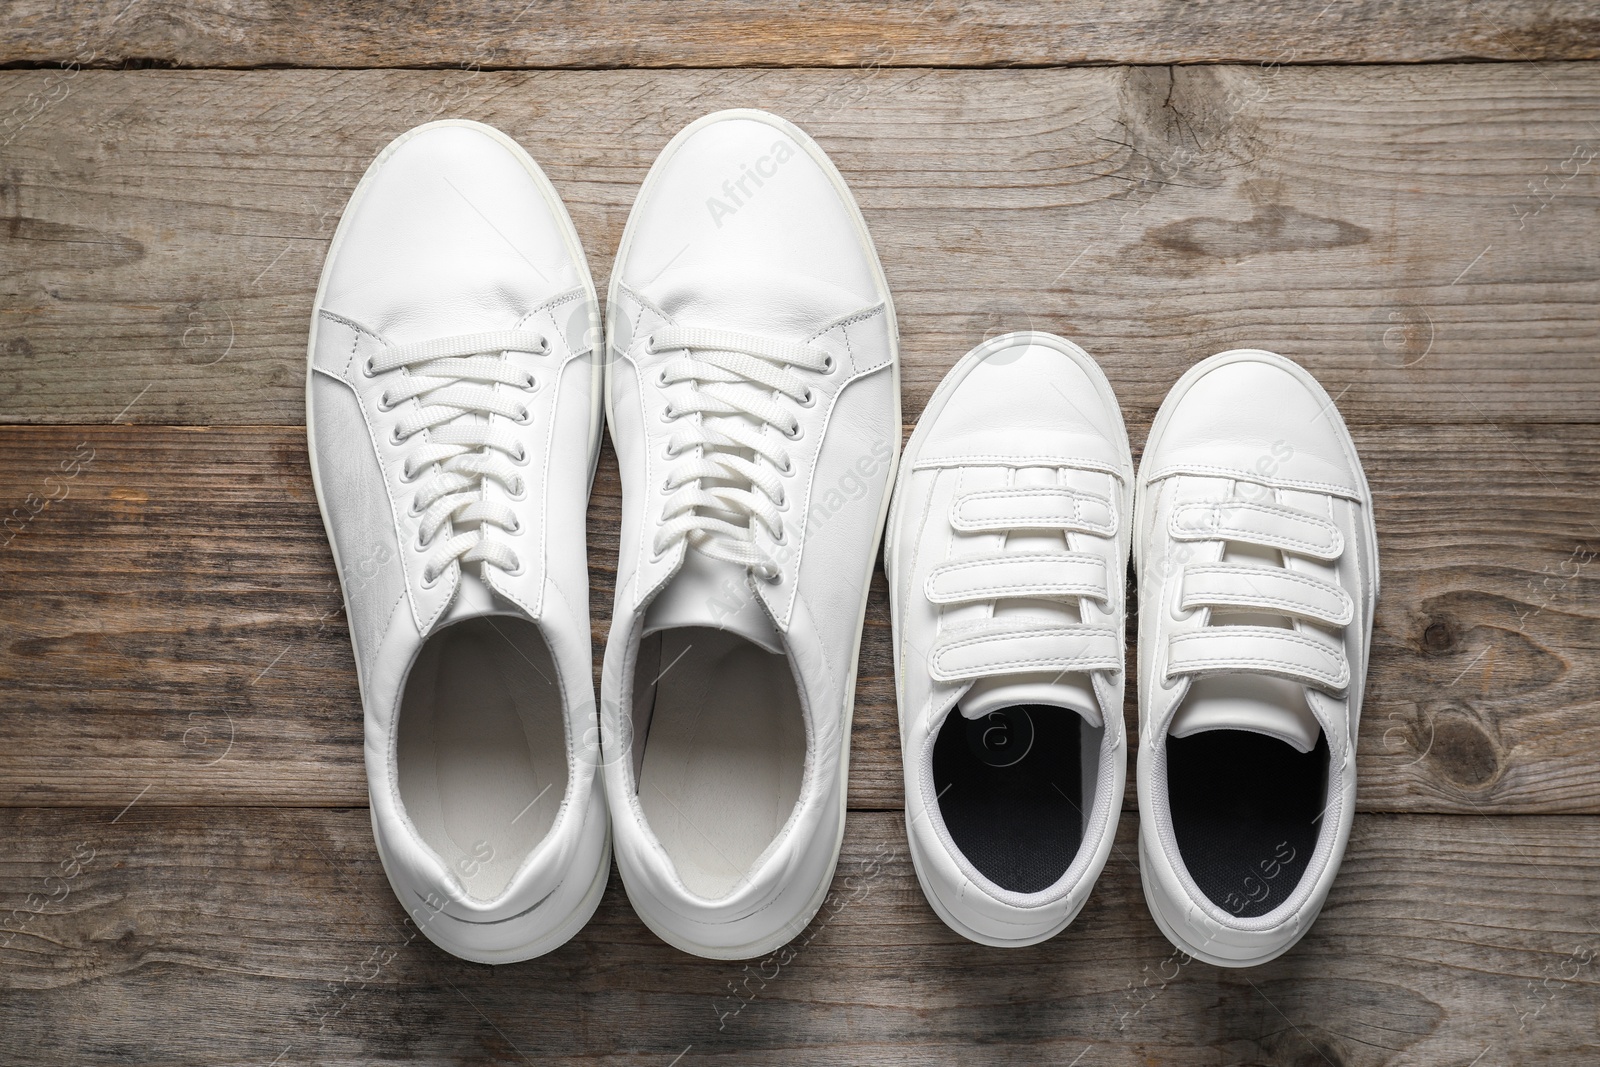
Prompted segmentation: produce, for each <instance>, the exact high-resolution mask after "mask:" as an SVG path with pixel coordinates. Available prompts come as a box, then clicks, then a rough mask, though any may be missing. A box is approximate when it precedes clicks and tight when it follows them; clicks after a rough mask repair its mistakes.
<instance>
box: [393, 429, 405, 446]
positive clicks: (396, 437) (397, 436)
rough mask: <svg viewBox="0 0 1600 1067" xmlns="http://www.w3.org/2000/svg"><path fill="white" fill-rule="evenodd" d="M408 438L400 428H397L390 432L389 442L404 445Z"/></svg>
mask: <svg viewBox="0 0 1600 1067" xmlns="http://www.w3.org/2000/svg"><path fill="white" fill-rule="evenodd" d="M406 436H407V435H406V434H402V433H401V432H400V427H398V426H396V427H395V428H394V429H393V430H390V431H389V442H390V443H391V444H396V445H400V444H404V443H405V441H406Z"/></svg>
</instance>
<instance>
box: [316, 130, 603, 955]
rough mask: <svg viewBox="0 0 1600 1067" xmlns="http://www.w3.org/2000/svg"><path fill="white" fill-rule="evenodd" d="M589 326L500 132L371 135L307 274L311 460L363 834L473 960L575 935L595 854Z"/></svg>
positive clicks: (556, 210) (578, 252)
mask: <svg viewBox="0 0 1600 1067" xmlns="http://www.w3.org/2000/svg"><path fill="white" fill-rule="evenodd" d="M598 337H599V312H598V302H597V301H596V299H595V293H594V285H593V283H592V282H591V281H590V279H589V269H588V265H587V264H586V263H585V261H584V257H583V251H582V249H581V248H580V247H579V245H578V235H577V233H576V232H575V231H574V230H573V228H572V222H571V220H570V219H569V218H568V217H567V212H566V209H565V208H564V207H563V206H562V204H561V200H560V198H559V197H558V196H557V194H556V191H555V189H554V188H553V187H552V186H551V185H550V182H549V181H548V180H547V179H546V178H545V176H544V173H543V172H542V171H541V170H540V169H539V167H538V165H537V164H536V163H534V161H533V160H532V159H530V158H528V155H527V153H526V152H524V151H523V150H522V149H521V148H519V147H518V146H517V145H516V144H515V143H514V142H513V141H512V140H511V139H510V138H508V137H506V136H505V135H504V134H502V133H500V132H499V131H497V130H494V129H491V128H489V127H487V126H482V125H479V124H477V123H472V122H455V121H450V122H435V123H430V124H428V125H426V126H420V127H418V128H417V129H414V130H412V131H410V132H409V133H406V134H404V135H402V136H401V137H399V138H397V139H396V140H395V141H394V142H393V143H392V144H390V145H389V146H388V147H387V148H385V149H384V150H383V152H382V153H380V154H379V156H378V158H377V160H376V161H374V162H373V164H372V166H371V167H370V168H369V169H368V171H367V173H366V176H365V177H364V178H363V179H362V180H361V184H360V185H359V186H358V187H357V188H356V191H355V193H354V194H353V195H352V196H351V198H350V204H349V206H348V207H346V209H345V213H344V217H343V219H342V220H341V221H340V223H339V229H338V231H337V232H336V233H335V234H334V238H333V244H332V246H331V247H330V248H329V250H328V259H327V263H326V265H325V266H324V268H323V272H322V284H321V287H320V288H319V289H318V291H317V299H316V306H315V310H314V311H313V317H312V322H311V341H310V356H309V367H308V371H307V381H306V424H307V425H306V429H307V433H308V436H309V438H310V454H311V473H312V479H313V481H314V482H315V484H316V490H317V502H318V503H319V504H320V505H321V507H322V516H323V522H324V524H325V526H326V527H327V532H328V541H329V543H330V544H331V545H332V547H333V556H334V562H335V564H336V565H337V566H338V569H339V579H340V584H341V586H342V587H343V590H344V600H345V612H346V615H347V617H348V619H349V625H350V637H351V643H352V644H353V645H354V649H355V660H356V668H357V673H358V677H359V680H360V684H361V701H362V705H363V707H364V708H365V712H366V758H367V783H368V788H369V791H370V794H371V799H372V828H373V834H374V836H375V837H376V838H377V842H378V853H379V855H380V856H381V857H382V860H383V866H384V870H385V871H386V872H387V873H388V876H389V882H390V884H391V885H392V886H393V887H394V891H395V894H396V895H397V896H398V897H399V898H400V901H401V903H402V904H403V905H404V906H405V908H406V911H407V912H408V913H409V914H410V915H411V916H412V918H413V919H414V920H415V922H416V925H417V926H418V927H419V928H420V929H421V930H422V931H423V933H424V934H426V935H427V936H428V938H429V939H430V940H432V941H433V942H434V943H435V944H437V945H439V946H440V947H441V948H444V949H446V950H447V951H449V952H452V953H454V954H455V955H457V956H461V957H463V958H465V959H469V960H476V961H478V962H481V963H510V962H513V961H516V960H523V959H528V958H529V957H532V956H537V955H540V954H541V953H545V952H549V951H550V950H551V949H554V948H556V947H557V946H559V945H561V944H562V943H563V942H565V941H566V940H567V939H568V938H570V937H572V935H573V934H575V933H577V931H578V929H579V928H580V927H582V926H583V924H584V923H585V922H586V921H587V920H588V918H589V916H590V915H591V914H592V913H593V911H594V909H595V906H596V905H597V904H598V903H599V900H600V895H601V893H602V892H603V891H604V889H605V882H606V876H607V873H608V871H609V867H610V861H609V845H608V833H607V822H606V812H605V803H604V798H603V795H602V789H601V786H600V776H599V773H598V770H597V765H598V762H599V761H598V758H597V753H596V752H595V741H596V739H597V738H596V727H595V720H596V714H595V704H594V695H593V693H594V690H593V685H592V674H591V667H590V635H589V580H588V569H587V562H586V559H585V555H584V533H585V525H584V513H585V509H586V505H587V501H588V496H589V486H590V481H591V479H592V477H593V470H594V463H595V460H596V458H597V456H598V450H599V443H600V419H599V414H600V408H599V400H600V381H599V375H598V373H597V372H598V371H599V370H600V369H601V368H602V365H603V360H601V359H600V358H598V357H599V353H597V352H594V351H591V346H592V344H593V342H594V341H595V340H596V339H598ZM586 750H587V751H588V752H589V753H593V754H589V755H586V754H585V752H586Z"/></svg>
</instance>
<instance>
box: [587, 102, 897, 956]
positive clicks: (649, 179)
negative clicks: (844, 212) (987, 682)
mask: <svg viewBox="0 0 1600 1067" xmlns="http://www.w3.org/2000/svg"><path fill="white" fill-rule="evenodd" d="M729 119H750V120H754V121H757V122H763V123H766V124H767V125H769V126H772V127H773V128H775V129H778V130H780V131H782V132H783V133H784V134H786V135H788V136H789V137H790V138H791V139H793V141H794V143H795V144H797V145H798V146H800V147H801V148H802V149H804V150H805V152H806V154H807V155H809V156H810V157H811V158H812V160H814V161H815V162H816V163H817V165H818V166H819V167H821V168H822V171H823V173H824V174H826V175H828V178H829V180H830V181H831V182H832V183H833V186H834V189H835V190H837V192H838V193H839V197H840V199H841V200H842V201H843V202H844V205H845V207H846V208H847V209H848V210H849V212H850V215H851V218H852V221H853V222H854V223H855V227H856V235H857V237H858V238H859V239H860V241H861V246H862V248H863V249H864V250H865V251H866V253H867V257H868V260H869V261H870V262H871V264H872V272H873V278H874V280H875V281H876V283H877V288H878V296H879V298H880V299H881V300H882V302H883V306H884V312H885V314H886V315H887V316H888V319H889V322H890V324H891V325H892V326H893V327H894V328H893V329H892V330H891V331H890V335H889V343H890V347H891V351H890V358H889V369H890V373H891V375H892V377H893V383H894V390H893V391H894V423H895V426H896V428H897V429H900V430H901V432H904V431H903V427H902V422H901V420H902V417H903V416H902V412H901V407H900V327H899V319H898V318H897V317H896V315H895V310H894V297H893V296H892V295H891V294H890V292H889V279H888V276H887V275H885V274H884V272H883V263H882V261H881V260H880V259H879V257H878V249H877V246H876V245H875V244H873V241H872V234H871V233H870V232H868V230H867V221H866V219H865V218H864V217H863V216H862V214H861V208H860V205H858V204H857V203H856V199H855V195H854V194H852V193H851V192H850V187H849V186H848V185H846V184H845V180H844V176H843V175H842V174H840V173H839V169H838V168H837V167H836V166H834V164H833V161H832V160H831V159H829V158H828V155H827V153H825V152H824V151H823V150H822V148H821V146H819V145H818V144H817V143H816V141H814V140H812V139H811V137H810V135H809V134H807V133H806V132H805V131H804V130H802V129H800V127H798V126H796V125H795V124H794V123H792V122H790V121H788V120H787V119H784V118H781V117H779V116H777V115H774V114H771V113H770V112H766V111H761V110H758V109H755V108H732V109H729V110H726V111H715V112H712V113H711V114H709V115H703V116H701V117H700V118H698V119H696V120H695V121H694V122H691V123H690V124H689V125H687V126H685V127H684V128H683V129H681V130H679V131H678V132H677V134H676V135H674V136H673V138H672V139H671V140H670V141H668V142H667V144H666V147H664V148H663V149H662V150H661V153H660V155H658V156H657V157H656V161H655V163H653V164H652V165H651V167H650V172H649V173H648V174H646V175H645V179H644V183H643V184H642V185H641V186H640V187H639V192H638V194H637V195H636V197H635V200H634V202H635V204H637V203H638V202H640V201H641V200H643V199H644V196H645V194H646V193H647V192H648V191H649V190H650V187H651V185H652V184H653V181H654V179H655V177H656V175H657V174H658V173H659V168H660V166H661V164H662V163H663V162H664V161H665V160H667V159H669V158H671V156H672V153H673V152H674V151H675V150H676V149H677V147H678V146H679V145H680V144H682V143H683V142H684V141H685V140H687V139H688V138H689V137H690V136H692V135H693V134H694V133H696V132H697V131H699V130H701V129H703V128H705V127H706V126H709V125H711V124H712V123H716V122H723V121H726V120H729ZM633 224H634V216H633V213H632V212H631V211H630V212H629V216H628V222H627V225H626V226H624V227H623V230H622V240H621V242H620V243H619V244H618V246H617V255H616V258H615V259H614V260H613V261H612V269H611V281H610V283H609V285H608V286H607V288H606V307H605V315H604V318H605V324H606V329H605V345H606V358H605V359H604V360H603V361H602V363H603V364H604V366H605V369H606V371H607V380H606V381H605V383H604V388H603V392H604V393H605V411H606V422H607V424H608V425H609V426H611V427H613V436H614V435H615V429H614V428H615V426H616V415H615V413H614V411H613V410H612V405H611V382H610V380H609V373H610V366H611V359H612V353H611V313H612V309H613V308H615V307H616V298H617V286H618V284H619V283H620V281H621V277H620V275H619V273H618V267H620V265H621V264H623V263H625V262H627V257H628V249H629V245H630V243H631V241H632V238H633ZM899 464H900V449H899V448H895V449H893V455H892V456H891V457H890V460H889V477H888V485H889V488H890V490H891V491H886V492H885V493H884V498H883V502H882V503H881V504H880V505H879V507H878V518H877V533H876V534H875V535H874V536H873V541H872V551H871V553H870V554H869V555H868V557H867V559H868V565H867V572H866V574H865V576H864V577H863V579H862V582H861V606H860V610H859V612H858V614H857V618H856V631H855V632H856V643H855V649H854V650H853V652H852V653H851V656H850V677H849V683H848V685H847V687H846V691H847V695H846V700H845V721H844V723H843V726H844V729H843V730H842V731H841V733H842V734H843V741H842V744H841V746H840V747H841V751H840V763H839V827H838V831H837V834H836V836H835V839H834V845H833V859H832V861H831V862H830V863H829V865H828V877H827V878H825V879H823V880H822V883H821V885H819V886H818V888H817V891H816V892H814V893H813V894H812V896H811V899H810V900H809V901H807V904H806V908H805V910H804V918H803V920H800V921H798V922H797V923H791V924H790V926H791V927H792V929H788V928H786V929H785V930H784V931H783V932H781V933H780V934H778V935H773V936H772V937H766V938H760V939H758V940H755V941H752V942H750V943H749V944H746V945H741V946H736V947H733V948H720V947H715V946H710V945H702V944H699V943H698V942H695V941H693V940H692V939H690V938H685V937H683V936H682V935H681V934H679V933H676V932H674V931H669V930H666V929H664V928H663V927H662V926H661V925H660V924H659V923H657V922H655V921H654V920H653V919H652V918H650V917H649V915H648V914H647V912H646V911H645V910H644V909H641V908H640V907H639V905H638V903H637V901H636V900H635V899H634V896H633V894H632V892H631V891H629V890H628V888H627V880H626V879H624V880H623V889H624V891H626V892H627V893H628V900H629V902H630V903H632V904H633V910H634V911H635V913H637V914H638V916H639V918H640V920H641V921H643V922H644V924H645V926H647V927H649V928H650V930H651V932H652V933H654V934H655V935H656V936H657V937H659V938H661V940H663V941H665V942H666V943H667V944H669V945H672V946H673V947H674V948H678V949H681V950H683V951H684V952H688V953H691V954H693V955H696V956H701V957H704V958H706V959H714V960H746V959H755V958H758V957H761V956H765V955H766V954H767V953H769V952H772V951H774V950H776V949H779V948H782V947H783V946H784V945H786V944H788V943H789V942H790V941H792V940H794V939H795V938H796V937H798V936H799V935H800V934H801V933H802V932H803V931H804V930H805V928H806V926H808V925H809V924H810V922H811V920H812V919H814V918H815V917H816V914H817V911H818V910H819V909H820V908H821V907H822V903H823V901H825V900H826V899H827V898H828V890H829V889H830V888H832V885H833V876H834V872H836V871H837V870H838V866H839V853H840V852H841V851H842V850H843V848H844V828H845V817H846V813H847V810H848V807H849V804H848V798H849V784H850V734H851V729H852V726H853V724H854V721H855V694H856V677H857V674H858V672H859V669H860V665H861V636H862V631H863V630H864V629H865V626H866V617H867V600H868V597H869V594H870V592H871V588H872V572H873V570H874V565H875V563H876V561H877V558H878V551H879V548H880V546H881V545H882V543H883V532H884V524H885V522H886V520H887V518H888V515H889V507H890V503H891V501H892V500H893V497H894V494H893V492H892V489H893V487H894V485H895V482H896V479H897V476H898V473H899Z"/></svg>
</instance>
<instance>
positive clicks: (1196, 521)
mask: <svg viewBox="0 0 1600 1067" xmlns="http://www.w3.org/2000/svg"><path fill="white" fill-rule="evenodd" d="M1170 526H1171V531H1170V532H1171V534H1172V536H1173V537H1174V538H1175V539H1176V540H1179V541H1215V540H1222V541H1244V542H1247V543H1249V544H1252V545H1265V546H1267V547H1269V548H1277V549H1281V550H1283V551H1285V552H1293V553H1295V554H1297V555H1301V556H1311V557H1313V558H1315V559H1338V558H1339V553H1341V552H1343V551H1344V538H1343V537H1342V536H1340V534H1339V528H1338V527H1337V526H1335V525H1334V524H1333V523H1331V522H1329V521H1328V520H1326V519H1319V518H1317V517H1316V516H1314V515H1307V514H1305V513H1304V512H1301V511H1295V510H1293V509H1291V508H1284V507H1276V506H1274V505H1271V504H1251V503H1247V502H1243V501H1228V502H1226V503H1217V504H1182V505H1180V506H1178V507H1176V508H1174V509H1173V511H1172V521H1171V524H1170Z"/></svg>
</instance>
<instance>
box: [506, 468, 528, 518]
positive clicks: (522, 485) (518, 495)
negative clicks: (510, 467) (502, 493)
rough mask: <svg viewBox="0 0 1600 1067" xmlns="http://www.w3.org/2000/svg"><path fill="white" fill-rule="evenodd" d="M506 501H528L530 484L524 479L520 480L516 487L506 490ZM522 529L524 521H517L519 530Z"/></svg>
mask: <svg viewBox="0 0 1600 1067" xmlns="http://www.w3.org/2000/svg"><path fill="white" fill-rule="evenodd" d="M506 499H508V500H526V499H528V483H527V482H526V481H524V480H523V479H521V478H518V479H517V484H516V487H515V488H511V489H507V490H506ZM521 528H522V520H521V519H518V520H517V529H519V530H520V529H521Z"/></svg>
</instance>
